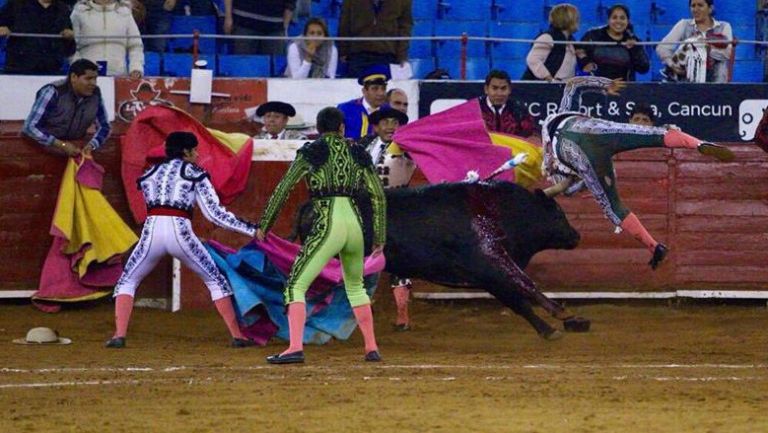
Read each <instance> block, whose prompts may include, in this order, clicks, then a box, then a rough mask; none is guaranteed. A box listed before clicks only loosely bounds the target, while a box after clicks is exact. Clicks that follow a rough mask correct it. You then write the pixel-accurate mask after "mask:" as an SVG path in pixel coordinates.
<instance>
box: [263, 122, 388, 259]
mask: <svg viewBox="0 0 768 433" xmlns="http://www.w3.org/2000/svg"><path fill="white" fill-rule="evenodd" d="M304 176H306V181H307V187H308V188H309V194H310V197H311V198H312V199H313V200H317V199H323V198H327V197H334V196H346V197H352V198H355V197H358V196H360V195H361V194H363V193H365V192H366V191H367V193H368V194H370V197H371V203H372V204H373V242H374V244H376V245H384V243H385V242H386V239H387V233H386V213H387V210H386V198H385V197H384V188H383V187H382V186H381V181H380V180H379V177H378V176H377V175H376V171H375V169H374V166H373V162H372V161H371V156H370V154H369V153H368V152H366V150H365V148H363V147H362V146H360V145H357V144H352V145H350V144H349V143H348V142H347V141H346V140H345V139H344V138H342V137H340V136H338V135H336V134H328V135H324V136H323V137H321V138H319V139H317V140H315V141H314V142H312V143H307V144H305V145H304V146H303V147H302V148H301V149H299V150H298V152H297V153H296V159H295V160H294V161H293V164H291V166H290V167H289V168H288V172H287V173H286V174H285V176H284V177H283V179H282V180H281V181H280V183H279V184H278V185H277V188H275V191H274V192H273V193H272V197H270V199H269V202H267V207H266V209H264V214H263V215H262V217H261V221H260V226H261V229H262V230H263V231H264V233H267V232H268V231H269V229H270V228H272V225H273V224H274V223H275V220H276V219H277V215H278V213H279V212H280V209H281V208H282V207H283V204H284V203H285V200H286V199H287V198H288V194H290V192H291V190H292V189H293V187H294V185H296V183H297V182H299V181H300V180H301V179H302V178H303V177H304ZM357 213H358V216H359V215H360V211H359V209H358V212H357Z"/></svg>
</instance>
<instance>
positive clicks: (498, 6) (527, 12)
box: [491, 0, 546, 23]
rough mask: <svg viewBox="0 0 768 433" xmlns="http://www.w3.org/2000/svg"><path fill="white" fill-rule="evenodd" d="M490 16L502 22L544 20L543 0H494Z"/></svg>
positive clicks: (536, 21) (537, 21)
mask: <svg viewBox="0 0 768 433" xmlns="http://www.w3.org/2000/svg"><path fill="white" fill-rule="evenodd" d="M491 11H492V16H491V18H492V19H494V20H496V21H502V22H535V23H539V22H540V21H542V20H543V21H545V22H546V15H545V13H544V0H525V1H521V0H494V2H493V5H492V6H491Z"/></svg>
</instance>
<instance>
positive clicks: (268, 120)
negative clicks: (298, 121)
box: [253, 101, 307, 140]
mask: <svg viewBox="0 0 768 433" xmlns="http://www.w3.org/2000/svg"><path fill="white" fill-rule="evenodd" d="M295 115H296V109H295V108H293V106H292V105H291V104H288V103H285V102H281V101H270V102H267V103H265V104H261V105H260V106H259V108H258V109H257V110H256V116H257V117H261V118H262V122H263V123H264V127H263V128H261V132H260V133H259V134H257V135H256V136H255V137H253V138H256V139H262V140H306V139H307V137H306V136H305V135H304V134H302V133H301V132H299V131H295V130H291V129H286V125H288V118H290V117H293V116H295Z"/></svg>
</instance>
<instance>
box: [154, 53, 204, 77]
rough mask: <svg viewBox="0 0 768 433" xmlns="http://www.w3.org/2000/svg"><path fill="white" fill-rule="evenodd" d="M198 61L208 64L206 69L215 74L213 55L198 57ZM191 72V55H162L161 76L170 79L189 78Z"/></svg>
mask: <svg viewBox="0 0 768 433" xmlns="http://www.w3.org/2000/svg"><path fill="white" fill-rule="evenodd" d="M199 59H200V60H206V61H207V62H208V67H207V69H210V70H213V71H214V74H216V58H215V57H214V56H213V55H200V56H199ZM191 71H192V54H184V53H166V54H165V55H163V74H164V75H167V76H170V77H189V76H190V75H191Z"/></svg>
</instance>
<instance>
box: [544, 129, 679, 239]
mask: <svg viewBox="0 0 768 433" xmlns="http://www.w3.org/2000/svg"><path fill="white" fill-rule="evenodd" d="M666 132H667V130H666V129H665V128H658V127H648V126H640V125H630V124H626V123H616V122H611V121H607V120H602V119H593V118H587V117H577V118H574V119H570V120H567V121H566V122H565V124H564V125H563V127H562V128H561V129H560V131H559V137H558V148H557V157H558V159H559V160H560V161H562V162H563V163H565V164H566V165H568V166H570V167H571V168H573V170H575V171H576V172H577V173H578V176H579V177H580V178H581V179H583V180H584V183H585V185H586V186H587V188H588V189H589V191H590V192H591V193H592V195H593V196H594V197H595V200H597V203H598V204H599V205H600V207H601V208H602V209H603V212H604V213H605V216H606V217H608V219H609V220H610V221H611V222H612V223H613V224H614V225H617V226H618V225H621V222H622V221H623V220H624V218H626V216H627V215H628V214H629V209H627V208H626V207H625V206H624V204H623V203H622V202H621V199H620V198H619V193H618V191H617V189H616V174H615V173H614V170H613V161H612V158H613V155H616V154H617V153H621V152H626V151H629V150H634V149H643V148H651V147H664V134H666Z"/></svg>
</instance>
